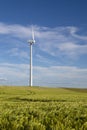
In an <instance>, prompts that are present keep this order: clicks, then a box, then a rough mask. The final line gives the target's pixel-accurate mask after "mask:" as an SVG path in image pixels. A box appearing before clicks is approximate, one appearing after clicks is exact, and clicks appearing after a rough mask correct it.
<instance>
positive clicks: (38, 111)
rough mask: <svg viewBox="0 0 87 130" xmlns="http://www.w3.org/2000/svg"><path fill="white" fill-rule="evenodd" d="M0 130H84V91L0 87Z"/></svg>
mask: <svg viewBox="0 0 87 130" xmlns="http://www.w3.org/2000/svg"><path fill="white" fill-rule="evenodd" d="M0 130H87V89H75V88H44V87H15V86H14V87H7V86H3V87H2V86H1V87H0Z"/></svg>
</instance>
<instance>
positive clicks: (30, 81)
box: [28, 28, 35, 86]
mask: <svg viewBox="0 0 87 130" xmlns="http://www.w3.org/2000/svg"><path fill="white" fill-rule="evenodd" d="M28 43H29V44H30V80H29V85H30V86H32V81H33V80H32V45H33V44H35V39H34V30H33V28H32V40H29V41H28Z"/></svg>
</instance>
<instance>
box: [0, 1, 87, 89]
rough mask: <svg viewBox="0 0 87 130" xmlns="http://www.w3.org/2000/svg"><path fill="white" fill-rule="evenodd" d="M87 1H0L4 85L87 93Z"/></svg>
mask: <svg viewBox="0 0 87 130" xmlns="http://www.w3.org/2000/svg"><path fill="white" fill-rule="evenodd" d="M86 12H87V1H86V0H66V1H65V0H13V1H12V0H8V1H6V0H0V84H1V85H26V86H27V85H29V59H30V58H29V52H30V50H29V45H28V43H27V41H28V40H29V39H31V38H32V36H31V30H32V25H33V28H34V32H35V40H36V44H35V45H34V46H33V85H35V86H38V85H39V86H49V87H84V88H87V16H86Z"/></svg>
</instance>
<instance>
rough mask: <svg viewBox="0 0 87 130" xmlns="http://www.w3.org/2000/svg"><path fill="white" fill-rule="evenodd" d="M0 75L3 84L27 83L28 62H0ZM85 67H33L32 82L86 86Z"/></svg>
mask: <svg viewBox="0 0 87 130" xmlns="http://www.w3.org/2000/svg"><path fill="white" fill-rule="evenodd" d="M0 77H1V79H6V80H5V82H1V83H2V84H5V85H28V83H29V65H28V64H10V63H2V64H0ZM86 77H87V69H82V68H78V67H75V66H50V67H41V66H40V67H39V66H34V68H33V82H34V85H36V86H38V85H41V86H53V87H55V86H56V87H60V86H62V87H87V78H86Z"/></svg>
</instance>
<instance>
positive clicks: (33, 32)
mask: <svg viewBox="0 0 87 130" xmlns="http://www.w3.org/2000/svg"><path fill="white" fill-rule="evenodd" d="M32 39H33V40H34V30H33V27H32Z"/></svg>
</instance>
